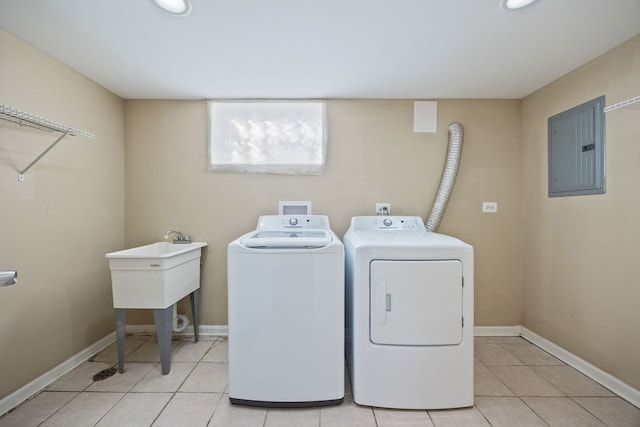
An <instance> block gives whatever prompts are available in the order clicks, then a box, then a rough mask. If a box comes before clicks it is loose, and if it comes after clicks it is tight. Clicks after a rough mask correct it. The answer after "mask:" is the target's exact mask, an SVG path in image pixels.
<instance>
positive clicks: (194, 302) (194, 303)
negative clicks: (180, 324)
mask: <svg viewBox="0 0 640 427" xmlns="http://www.w3.org/2000/svg"><path fill="white" fill-rule="evenodd" d="M190 296H191V317H193V335H194V338H195V341H196V342H198V341H199V340H200V337H199V335H198V324H199V323H200V322H199V319H200V289H196V290H195V291H193V292H191V295H190Z"/></svg>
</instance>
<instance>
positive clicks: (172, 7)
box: [153, 0, 191, 15]
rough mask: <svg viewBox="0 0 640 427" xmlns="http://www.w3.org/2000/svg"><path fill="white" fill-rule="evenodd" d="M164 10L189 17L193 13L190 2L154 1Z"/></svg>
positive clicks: (184, 0) (173, 0)
mask: <svg viewBox="0 0 640 427" xmlns="http://www.w3.org/2000/svg"><path fill="white" fill-rule="evenodd" d="M153 2H154V3H155V4H157V5H158V6H160V7H161V8H162V10H164V11H166V12H169V13H172V14H174V15H188V14H189V12H191V3H189V0H153Z"/></svg>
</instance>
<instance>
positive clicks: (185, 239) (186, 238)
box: [164, 230, 191, 243]
mask: <svg viewBox="0 0 640 427" xmlns="http://www.w3.org/2000/svg"><path fill="white" fill-rule="evenodd" d="M172 234H175V235H176V237H174V238H173V243H191V237H189V236H188V235H184V234H182V232H180V231H174V230H169V231H167V232H166V233H165V234H164V238H165V239H168V238H169V236H171V235H172Z"/></svg>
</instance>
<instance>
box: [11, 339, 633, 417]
mask: <svg viewBox="0 0 640 427" xmlns="http://www.w3.org/2000/svg"><path fill="white" fill-rule="evenodd" d="M475 344H476V346H475V394H476V397H475V403H476V404H475V406H473V407H472V408H466V409H455V410H440V411H401V410H389V409H379V408H370V407H366V406H359V405H356V404H355V403H353V398H352V396H351V390H350V387H349V382H348V380H346V383H345V385H346V395H345V402H344V403H343V404H342V405H339V406H331V407H323V408H306V409H264V408H247V407H241V406H236V405H231V404H230V403H229V398H228V395H227V394H225V391H226V387H227V340H226V338H221V337H202V339H201V340H200V342H198V343H194V342H193V338H192V337H184V338H181V339H177V340H175V341H174V342H173V349H172V362H171V372H170V374H169V375H165V376H163V375H161V372H160V364H159V363H158V361H159V357H158V347H157V342H156V341H155V338H154V337H152V336H141V335H132V336H128V337H127V340H126V350H127V355H126V359H125V360H126V363H125V370H126V372H125V373H124V374H115V375H114V376H112V377H109V378H107V379H105V380H102V381H93V379H92V378H93V375H94V374H96V373H98V372H99V371H101V370H102V369H105V368H109V367H112V366H115V365H116V362H117V355H116V345H115V343H114V344H113V345H111V346H109V347H108V348H106V349H105V350H104V351H102V352H100V353H99V354H98V355H96V356H95V357H94V358H93V359H92V360H90V361H88V362H85V363H83V364H82V365H80V366H78V367H77V368H76V369H74V370H73V371H71V372H69V373H68V374H66V375H65V376H63V377H62V378H60V379H59V380H57V381H56V382H54V383H53V384H51V385H50V386H49V387H47V388H46V389H45V390H44V391H43V392H41V393H39V394H38V395H37V396H35V397H34V398H32V399H30V400H29V401H27V402H25V403H23V404H22V405H20V406H18V407H17V408H16V409H14V410H13V411H11V412H9V413H8V414H6V415H4V416H3V417H1V418H0V427H8V426H19V427H28V426H46V427H51V426H67V427H69V426H73V427H76V426H78V427H79V426H98V427H106V426H117V427H124V426H135V427H141V426H151V425H153V426H154V427H159V426H171V427H181V426H185V427H198V426H211V427H215V426H224V427H231V426H248V427H251V426H261V427H262V426H268V427H275V426H286V427H304V426H336V427H337V426H365V427H369V426H379V427H387V426H391V427H395V426H399V427H400V426H402V427H411V426H464V427H467V426H508V427H513V426H518V427H519V426H580V427H588V426H612V427H614V426H615V427H625V426H634V427H637V426H640V409H638V408H636V407H635V406H633V405H631V404H629V403H627V402H626V401H624V400H623V399H621V398H619V397H618V396H616V395H614V394H613V393H611V392H610V391H608V390H607V389H605V388H604V387H602V386H601V385H599V384H598V383H596V382H594V381H592V380H591V379H589V378H588V377H586V376H584V375H582V374H581V373H579V372H578V371H576V370H575V369H573V368H571V367H569V366H567V365H565V364H564V363H562V362H561V361H559V360H558V359H556V358H554V357H553V356H551V355H549V354H548V353H546V352H544V351H542V350H540V349H539V348H538V347H536V346H534V345H533V344H531V343H529V342H527V341H525V340H524V339H522V338H518V337H478V338H476V339H475Z"/></svg>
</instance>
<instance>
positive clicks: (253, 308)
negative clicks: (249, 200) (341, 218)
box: [227, 215, 345, 407]
mask: <svg viewBox="0 0 640 427" xmlns="http://www.w3.org/2000/svg"><path fill="white" fill-rule="evenodd" d="M227 269H228V296H229V389H228V390H229V399H230V400H231V402H232V403H237V404H246V405H254V406H282V407H296V406H321V405H331V404H339V403H341V402H342V399H343V397H344V294H345V291H344V246H343V244H342V242H341V241H340V239H339V238H338V236H336V234H335V233H334V232H333V231H332V230H331V229H330V226H329V219H328V218H327V217H326V216H322V215H266V216H261V217H260V218H259V220H258V226H257V229H256V230H255V231H252V232H250V233H247V234H245V235H243V236H241V237H239V238H238V239H236V240H234V241H233V242H231V243H230V244H229V246H228V267H227Z"/></svg>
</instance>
